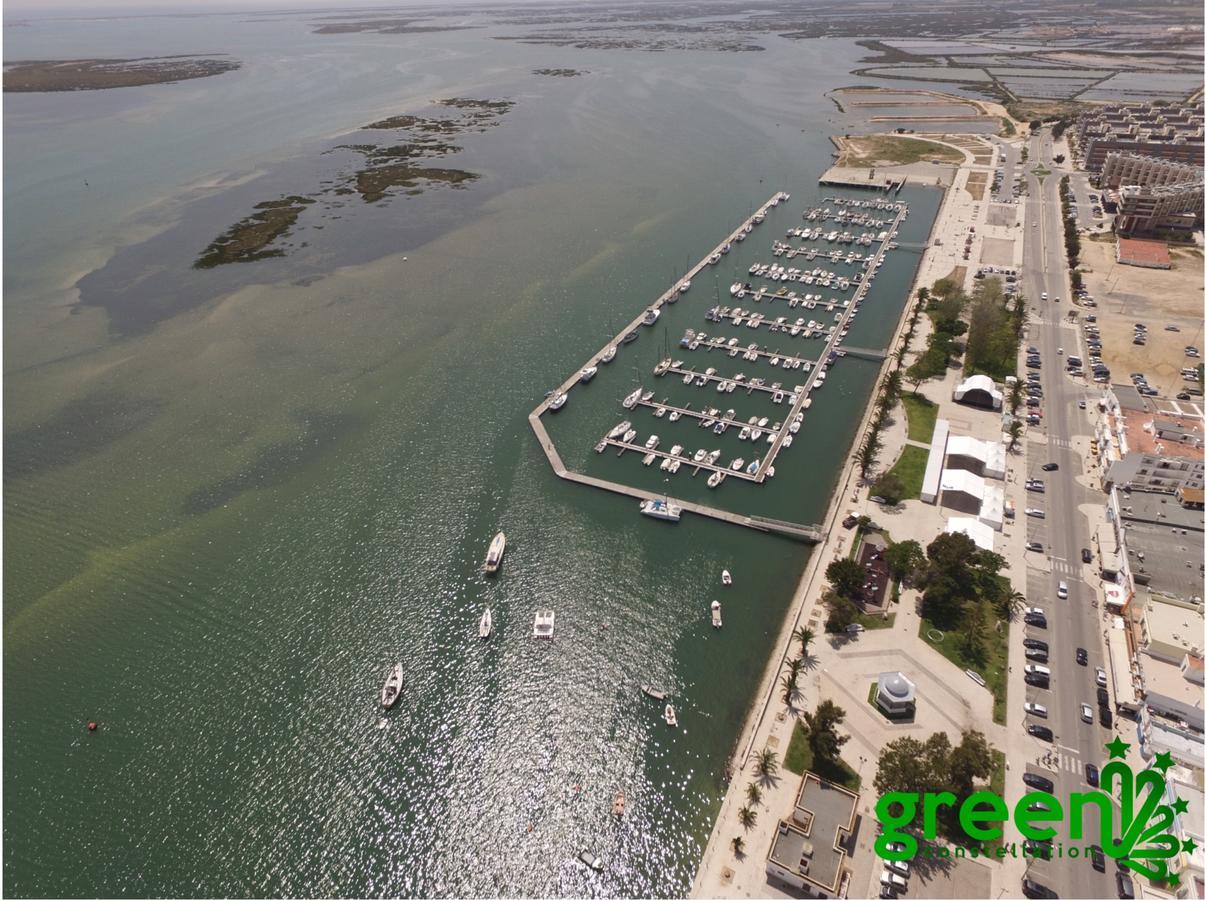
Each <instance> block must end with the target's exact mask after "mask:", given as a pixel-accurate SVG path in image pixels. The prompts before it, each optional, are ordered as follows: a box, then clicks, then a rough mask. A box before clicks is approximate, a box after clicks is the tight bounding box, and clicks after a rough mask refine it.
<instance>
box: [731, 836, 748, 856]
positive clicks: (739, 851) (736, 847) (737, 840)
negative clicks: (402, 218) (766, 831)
mask: <svg viewBox="0 0 1205 900" xmlns="http://www.w3.org/2000/svg"><path fill="white" fill-rule="evenodd" d="M732 854H733V855H734V856H744V855H745V839H744V838H743V837H741V836H740V835H739V834H738V835H737V836H736V837H734V838H733V839H732Z"/></svg>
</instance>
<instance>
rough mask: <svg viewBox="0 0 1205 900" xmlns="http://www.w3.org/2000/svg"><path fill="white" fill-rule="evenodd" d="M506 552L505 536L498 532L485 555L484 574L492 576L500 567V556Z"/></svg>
mask: <svg viewBox="0 0 1205 900" xmlns="http://www.w3.org/2000/svg"><path fill="white" fill-rule="evenodd" d="M505 552H506V534H505V533H503V532H501V531H499V532H498V533H497V534H495V535H494V539H493V540H492V541H490V548H489V550H488V551H486V554H485V573H486V574H487V575H493V574H494V573H495V572H497V571H498V568H499V567H500V566H501V565H502V554H504V553H505Z"/></svg>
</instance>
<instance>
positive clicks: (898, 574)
mask: <svg viewBox="0 0 1205 900" xmlns="http://www.w3.org/2000/svg"><path fill="white" fill-rule="evenodd" d="M883 562H885V563H886V564H887V571H889V572H890V573H891V577H892V578H894V579H896V580H897V581H903V580H904V579H906V578H908V577H910V576H911V575H912V573H914V572H916V571H917V570H918V569H920V567H921V566H923V565H924V564H925V551H924V550H923V549H922V548H921V545H920V544H919V543H918V542H916V541H912V540H908V541H899V542H897V543H894V544H892V545H891V546H890V547H888V548H887V549H886V550H884V551H883Z"/></svg>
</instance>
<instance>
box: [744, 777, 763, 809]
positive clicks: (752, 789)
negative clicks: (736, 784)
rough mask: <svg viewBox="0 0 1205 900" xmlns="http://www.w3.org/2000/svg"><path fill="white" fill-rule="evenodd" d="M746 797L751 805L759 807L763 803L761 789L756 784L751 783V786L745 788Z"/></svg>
mask: <svg viewBox="0 0 1205 900" xmlns="http://www.w3.org/2000/svg"><path fill="white" fill-rule="evenodd" d="M745 796H746V797H748V798H749V802H750V803H752V804H753V805H754V806H757V804H759V803H761V788H759V787H758V786H757V784H756V783H755V782H750V783H749V786H748V787H747V788H745Z"/></svg>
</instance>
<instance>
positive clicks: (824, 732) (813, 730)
mask: <svg viewBox="0 0 1205 900" xmlns="http://www.w3.org/2000/svg"><path fill="white" fill-rule="evenodd" d="M803 720H804V722H805V723H806V724H807V729H808V746H810V747H811V748H812V757H813V758H814V759H817V760H823V761H825V762H828V763H834V762H836V761H837V758H838V757H839V756H840V753H841V746H842V745H843V744H844V743H845V742H846V741H848V740H849V735H841V734H838V733H837V726H838V725H840V724H841V723H842V722H844V721H845V710H843V709H842V708H841V707H839V706H837V704H835V703H833V701H832V700H825V701H823V702H822V703H821V704H820V705H819V706H817V707H816V711H815V712H814V713H804V714H803Z"/></svg>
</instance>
